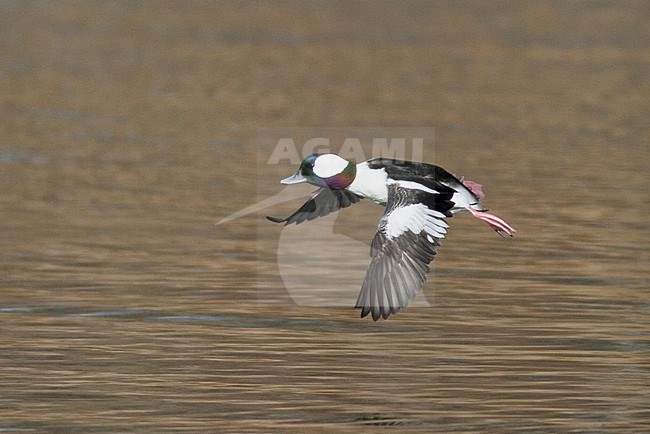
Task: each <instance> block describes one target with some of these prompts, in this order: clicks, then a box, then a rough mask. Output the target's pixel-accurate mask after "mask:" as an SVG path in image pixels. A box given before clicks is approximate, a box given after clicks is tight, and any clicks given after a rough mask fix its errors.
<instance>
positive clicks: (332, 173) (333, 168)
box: [280, 154, 357, 190]
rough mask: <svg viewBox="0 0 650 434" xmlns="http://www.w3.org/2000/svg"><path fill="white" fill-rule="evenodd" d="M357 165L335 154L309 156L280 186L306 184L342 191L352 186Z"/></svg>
mask: <svg viewBox="0 0 650 434" xmlns="http://www.w3.org/2000/svg"><path fill="white" fill-rule="evenodd" d="M356 175H357V165H356V164H354V163H353V162H351V161H348V160H346V159H344V158H341V157H339V156H338V155H336V154H311V155H308V156H307V157H306V158H305V159H304V160H302V163H301V164H300V169H298V171H297V172H296V173H295V174H293V175H291V176H289V177H288V178H285V179H283V180H282V181H280V182H282V184H299V183H301V182H308V183H310V184H313V185H316V186H318V187H327V188H331V189H333V190H342V189H344V188H346V187H347V186H349V185H350V184H352V181H354V177H355V176H356Z"/></svg>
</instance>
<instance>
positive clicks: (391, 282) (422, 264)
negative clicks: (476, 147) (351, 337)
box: [355, 181, 453, 321]
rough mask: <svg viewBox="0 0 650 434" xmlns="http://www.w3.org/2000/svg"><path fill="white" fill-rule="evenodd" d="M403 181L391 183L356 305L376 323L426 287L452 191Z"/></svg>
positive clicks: (444, 225) (406, 303)
mask: <svg viewBox="0 0 650 434" xmlns="http://www.w3.org/2000/svg"><path fill="white" fill-rule="evenodd" d="M440 190H442V191H440V192H438V191H436V190H432V189H430V188H428V187H422V186H417V185H414V183H408V182H404V181H395V182H393V183H391V184H389V185H388V203H387V204H386V212H385V213H384V215H383V217H382V218H381V220H380V222H379V228H378V230H377V234H376V235H375V238H374V239H373V241H372V245H371V248H370V255H371V256H372V260H371V262H370V266H369V267H368V271H367V272H366V278H365V280H364V281H363V285H362V287H361V292H360V293H359V298H358V299H357V304H356V306H355V307H356V308H360V309H361V317H362V318H363V317H365V316H366V315H368V314H369V313H372V319H373V320H375V321H377V320H378V319H379V318H380V317H383V318H384V319H386V318H388V316H389V315H391V314H395V313H397V312H399V311H400V310H401V309H402V308H403V307H406V306H407V305H408V304H409V303H410V302H411V300H413V299H414V298H415V296H416V295H417V294H418V292H419V291H420V288H422V285H423V284H424V282H425V280H426V275H427V273H428V272H429V263H431V261H432V260H433V258H434V256H435V254H436V250H435V246H438V245H440V242H439V240H440V239H442V238H444V237H445V234H446V233H447V228H448V227H449V226H448V225H447V223H446V222H445V220H444V219H445V217H446V215H447V214H448V212H449V210H450V209H451V207H452V206H453V203H452V202H451V201H450V199H451V196H452V193H450V192H449V191H446V190H444V189H440Z"/></svg>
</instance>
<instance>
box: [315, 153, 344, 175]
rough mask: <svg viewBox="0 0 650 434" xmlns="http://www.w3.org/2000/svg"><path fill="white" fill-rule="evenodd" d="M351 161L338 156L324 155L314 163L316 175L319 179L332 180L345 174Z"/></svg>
mask: <svg viewBox="0 0 650 434" xmlns="http://www.w3.org/2000/svg"><path fill="white" fill-rule="evenodd" d="M348 163H349V161H348V160H345V159H343V158H341V157H339V156H338V155H336V154H323V155H320V156H319V157H318V158H316V161H314V169H313V170H314V175H316V176H318V177H319V178H330V177H332V176H334V175H338V174H339V173H341V172H343V170H345V168H346V167H347V166H348Z"/></svg>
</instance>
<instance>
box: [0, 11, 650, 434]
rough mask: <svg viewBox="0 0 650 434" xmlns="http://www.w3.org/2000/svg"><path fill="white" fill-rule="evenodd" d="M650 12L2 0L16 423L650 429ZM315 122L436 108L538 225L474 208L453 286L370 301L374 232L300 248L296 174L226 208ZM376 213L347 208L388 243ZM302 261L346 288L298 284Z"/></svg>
mask: <svg viewBox="0 0 650 434" xmlns="http://www.w3.org/2000/svg"><path fill="white" fill-rule="evenodd" d="M649 22H650V8H649V7H648V3H647V2H644V1H638V2H632V1H630V2H498V3H496V2H494V3H493V2H490V3H487V2H442V3H441V2H422V3H420V2H408V3H405V4H400V5H399V6H397V4H396V3H383V2H381V3H379V2H378V3H357V2H355V3H322V4H321V3H315V2H299V3H295V2H288V3H268V4H257V3H252V2H251V3H249V2H242V3H238V2H219V3H212V2H191V3H186V2H157V1H156V2H153V1H152V2H99V1H96V2H53V3H32V2H23V1H7V2H2V3H0V85H1V88H2V93H1V96H0V98H1V100H2V105H1V107H2V108H1V110H2V112H1V114H2V121H1V122H0V128H1V130H0V139H1V142H0V219H1V220H0V221H1V222H2V230H1V231H0V241H1V245H2V250H0V255H1V256H0V257H1V260H0V267H1V268H0V271H1V277H0V321H1V323H0V324H1V325H2V326H1V327H2V333H1V334H0V380H1V381H0V431H7V432H125V431H141V432H165V431H167V432H169V431H174V432H223V431H229V432H253V431H260V432H268V431H282V432H287V431H301V432H331V431H341V430H345V431H352V430H355V431H364V430H367V431H376V430H378V429H381V427H382V426H387V427H388V428H386V429H385V431H386V432H393V431H404V432H417V431H419V432H432V431H435V432H450V431H463V432H467V431H491V432H512V431H521V432H531V431H534V432H569V431H571V432H644V431H648V430H650V363H649V361H650V338H649V337H648V336H650V295H649V293H648V260H649V259H650V258H649V256H650V255H649V250H648V246H647V245H648V230H649V226H650V225H649V219H648V211H649V207H648V201H649V199H650V197H649V194H648V189H647V184H648V164H650V146H649V145H650V122H649V121H648V119H650V50H649V48H648V47H649V46H650V28H649V24H648V23H649ZM308 126H309V127H311V126H324V127H336V128H339V129H340V130H339V131H346V129H347V128H352V127H361V128H365V129H366V130H370V131H372V128H373V127H395V126H416V127H427V128H434V129H435V134H436V138H435V150H434V148H433V147H432V146H428V147H426V149H424V158H425V160H427V161H433V162H436V163H437V164H440V165H443V166H444V167H446V168H448V169H450V170H452V171H454V172H456V173H459V174H465V175H466V176H467V177H468V178H469V179H472V180H476V181H479V182H481V183H483V184H484V186H485V189H486V192H487V195H488V197H487V200H486V204H487V206H488V207H490V208H491V209H492V210H493V211H494V212H496V213H497V214H499V215H501V216H503V217H504V218H506V219H507V220H508V221H509V222H510V223H511V224H512V225H513V226H515V227H516V228H517V229H518V231H519V233H518V235H517V237H516V238H514V239H508V240H503V239H500V238H499V237H497V236H495V235H494V233H493V232H492V231H491V230H489V229H488V228H487V227H486V226H484V225H483V224H481V223H480V222H477V221H474V220H473V219H471V218H467V217H457V218H454V219H453V221H451V224H452V229H451V233H450V235H449V237H448V239H447V240H445V242H444V245H443V246H442V248H441V249H440V254H439V255H438V257H437V259H436V261H435V264H436V269H435V273H434V275H433V277H431V278H430V280H429V282H428V283H427V284H426V286H425V289H424V295H425V296H426V300H428V301H429V303H430V304H431V306H430V307H411V308H408V309H406V310H405V311H403V312H401V313H400V314H399V315H397V316H395V317H392V318H391V319H390V320H389V321H384V322H379V323H372V321H368V320H367V318H366V320H361V319H359V318H358V311H355V310H353V309H352V306H353V305H354V302H355V300H356V296H357V291H358V289H359V287H360V284H361V281H362V279H363V274H364V267H365V265H366V264H367V261H368V258H367V257H366V256H362V257H359V255H357V254H356V253H355V252H356V251H353V250H352V249H351V250H350V251H341V252H339V251H336V252H333V249H334V248H333V247H332V245H330V244H322V243H319V244H317V245H315V246H312V245H309V244H308V243H305V244H306V245H305V246H298V247H301V248H303V249H306V252H307V253H308V254H309V252H310V251H314V252H321V253H329V254H330V256H328V258H330V262H328V263H327V264H326V267H302V266H300V265H301V264H298V266H295V267H293V268H291V267H289V265H291V264H279V263H278V260H277V257H278V253H277V252H278V249H279V245H281V244H282V243H281V242H279V240H280V239H281V236H283V235H284V234H285V232H282V228H281V227H279V226H276V225H273V224H271V223H269V222H267V221H266V220H264V219H263V216H264V215H265V214H266V213H270V214H273V215H281V216H284V215H287V214H288V213H289V212H291V211H293V210H294V209H295V207H297V206H298V204H299V203H300V200H299V199H298V200H294V201H291V202H287V203H284V204H278V205H275V206H274V207H272V209H268V210H264V211H260V212H256V213H253V214H249V215H247V216H245V217H242V218H240V219H238V220H234V221H232V222H229V223H227V224H222V225H218V226H215V225H214V223H215V222H216V221H218V220H220V219H221V218H223V217H226V216H228V215H229V214H231V213H233V212H235V211H238V210H239V209H241V208H244V207H246V206H248V205H251V204H253V203H255V202H256V200H258V199H261V198H265V197H269V196H272V195H274V194H276V193H278V192H279V191H280V190H281V188H280V185H279V184H278V183H277V181H278V180H279V178H280V177H281V176H286V175H288V174H289V172H287V171H288V170H289V171H290V170H291V169H292V168H288V167H286V166H283V167H278V166H265V165H260V164H258V163H257V161H258V160H259V158H260V157H263V158H268V156H269V155H270V153H271V151H272V147H273V145H274V143H275V142H274V141H273V140H275V139H277V137H272V136H273V133H272V132H273V131H275V130H274V128H297V129H300V128H302V127H308ZM260 131H262V133H261V134H262V136H264V134H267V135H268V137H266V138H267V139H268V140H267V142H266V143H268V144H267V145H266V147H265V146H264V145H258V144H257V143H258V140H257V139H259V135H260ZM262 142H263V143H264V141H262ZM334 150H335V149H334ZM296 188H300V187H296ZM305 191H309V190H308V189H307V190H305ZM380 214H381V209H380V208H379V207H377V206H375V205H373V204H371V203H362V204H359V205H355V207H353V208H352V209H349V210H345V212H343V213H341V214H340V216H338V217H337V219H336V224H335V232H336V234H339V235H341V234H342V235H344V236H347V237H349V238H351V240H350V241H351V245H352V244H354V243H358V242H364V243H366V244H367V243H368V242H369V240H370V239H371V237H372V234H373V230H374V227H375V225H376V223H377V220H378V218H379V215H380ZM310 224H312V225H316V224H319V223H317V222H312V223H310ZM286 233H289V232H286ZM325 240H327V238H325ZM332 253H334V255H332ZM314 254H315V253H314ZM307 256H308V255H307ZM332 258H334V260H332ZM283 266H284V267H285V268H284V271H283V273H285V274H284V276H281V273H280V271H279V270H281V269H282V267H283ZM303 276H308V277H309V276H311V277H312V284H310V285H307V287H308V289H311V291H312V292H310V296H314V297H318V296H322V294H319V291H318V289H319V286H321V285H322V286H323V287H325V286H326V285H327V284H328V282H332V281H334V282H337V284H339V283H340V291H341V292H340V294H339V296H340V297H343V300H346V297H349V303H348V304H347V306H330V307H325V308H323V307H314V306H309V305H301V304H296V303H294V301H293V299H292V298H291V296H290V294H289V291H287V289H286V288H285V285H284V283H283V278H284V279H288V278H290V277H303ZM423 300H424V299H423Z"/></svg>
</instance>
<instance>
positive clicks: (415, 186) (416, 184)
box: [388, 179, 439, 194]
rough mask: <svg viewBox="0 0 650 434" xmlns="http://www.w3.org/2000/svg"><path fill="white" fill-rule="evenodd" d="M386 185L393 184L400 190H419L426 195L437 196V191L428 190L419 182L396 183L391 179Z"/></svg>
mask: <svg viewBox="0 0 650 434" xmlns="http://www.w3.org/2000/svg"><path fill="white" fill-rule="evenodd" d="M388 184H395V185H398V186H400V187H402V188H408V189H410V190H421V191H425V192H427V193H431V194H439V193H438V192H437V191H435V190H432V189H430V188H429V187H426V186H424V185H422V184H420V183H419V182H413V181H396V180H393V179H390V180H388Z"/></svg>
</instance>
